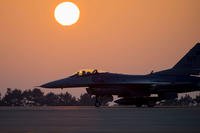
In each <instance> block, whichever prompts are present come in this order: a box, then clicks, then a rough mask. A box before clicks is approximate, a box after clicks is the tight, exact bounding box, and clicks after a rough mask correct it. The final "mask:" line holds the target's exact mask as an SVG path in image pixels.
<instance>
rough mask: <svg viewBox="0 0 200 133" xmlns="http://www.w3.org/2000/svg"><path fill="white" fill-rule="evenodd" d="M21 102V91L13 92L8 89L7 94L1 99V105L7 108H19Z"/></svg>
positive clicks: (15, 90)
mask: <svg viewBox="0 0 200 133" xmlns="http://www.w3.org/2000/svg"><path fill="white" fill-rule="evenodd" d="M21 100H22V92H21V90H18V89H14V90H13V91H12V90H11V89H10V88H8V89H7V93H6V94H5V96H4V98H3V104H5V105H7V106H20V105H21Z"/></svg>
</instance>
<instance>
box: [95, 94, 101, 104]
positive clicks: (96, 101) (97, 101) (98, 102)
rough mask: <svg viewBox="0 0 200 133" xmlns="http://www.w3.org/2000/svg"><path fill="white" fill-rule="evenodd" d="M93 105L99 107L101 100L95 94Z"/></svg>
mask: <svg viewBox="0 0 200 133" xmlns="http://www.w3.org/2000/svg"><path fill="white" fill-rule="evenodd" d="M94 105H95V107H100V106H101V101H100V97H99V96H96V100H95V104H94Z"/></svg>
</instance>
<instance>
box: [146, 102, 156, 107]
mask: <svg viewBox="0 0 200 133" xmlns="http://www.w3.org/2000/svg"><path fill="white" fill-rule="evenodd" d="M155 105H156V103H155V102H153V101H149V102H148V104H147V106H148V107H150V108H152V107H154V106H155Z"/></svg>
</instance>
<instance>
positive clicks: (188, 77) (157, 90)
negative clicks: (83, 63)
mask: <svg viewBox="0 0 200 133" xmlns="http://www.w3.org/2000/svg"><path fill="white" fill-rule="evenodd" d="M199 73H200V43H197V44H196V45H195V46H194V47H193V48H192V49H191V50H190V51H189V52H188V53H187V54H186V55H185V56H184V57H183V58H182V59H181V60H180V61H179V62H178V63H177V64H176V65H174V66H173V67H172V68H170V69H167V70H163V71H159V72H151V73H150V74H147V75H127V74H117V73H109V72H98V71H97V70H81V71H79V72H77V73H76V74H74V75H72V76H69V77H67V78H64V79H60V80H56V81H52V82H49V83H46V84H43V85H41V86H40V87H43V88H72V87H86V90H87V93H89V94H91V95H94V96H96V101H95V106H97V107H99V106H100V105H101V103H102V99H105V98H107V99H110V100H113V95H117V96H118V97H120V99H118V100H116V101H115V102H116V103H118V104H120V105H136V106H137V107H140V106H142V105H147V106H148V107H153V106H154V105H155V104H156V102H157V101H161V100H168V99H175V98H177V94H178V93H183V92H192V91H198V90H200V89H199V88H200V77H199V76H198V75H199ZM152 94H155V95H154V96H152ZM155 96H156V97H155Z"/></svg>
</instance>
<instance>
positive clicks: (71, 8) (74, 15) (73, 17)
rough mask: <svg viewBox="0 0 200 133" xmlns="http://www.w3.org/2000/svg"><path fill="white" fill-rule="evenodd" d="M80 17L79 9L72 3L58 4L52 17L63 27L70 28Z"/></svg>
mask: <svg viewBox="0 0 200 133" xmlns="http://www.w3.org/2000/svg"><path fill="white" fill-rule="evenodd" d="M79 16H80V10H79V8H78V7H77V6H76V5H75V4H74V3H72V2H62V3H60V4H59V5H58V6H57V7H56V8H55V11H54V17H55V19H56V21H57V22H58V23H60V24H61V25H63V26H70V25H72V24H74V23H76V22H77V21H78V19H79Z"/></svg>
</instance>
